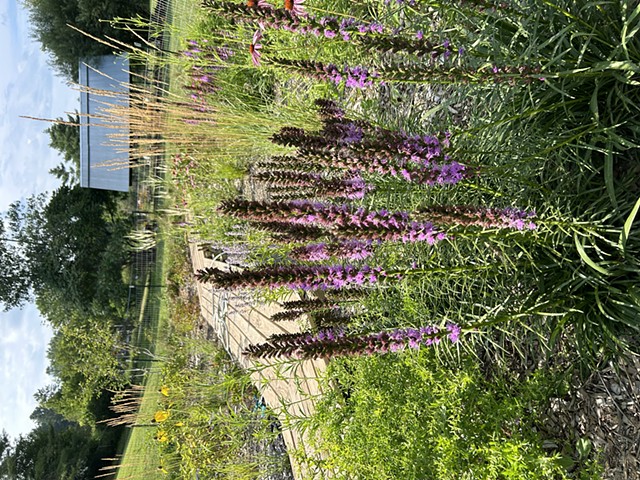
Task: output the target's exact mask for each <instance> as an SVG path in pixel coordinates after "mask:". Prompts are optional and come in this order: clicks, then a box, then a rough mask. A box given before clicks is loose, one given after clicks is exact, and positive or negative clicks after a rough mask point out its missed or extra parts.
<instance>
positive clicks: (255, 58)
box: [249, 30, 262, 67]
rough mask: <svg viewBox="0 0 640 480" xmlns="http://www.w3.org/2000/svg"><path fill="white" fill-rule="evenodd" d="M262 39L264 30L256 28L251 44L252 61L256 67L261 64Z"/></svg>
mask: <svg viewBox="0 0 640 480" xmlns="http://www.w3.org/2000/svg"><path fill="white" fill-rule="evenodd" d="M260 40H262V32H261V31H260V30H256V33H254V34H253V39H252V40H251V45H249V53H251V61H252V62H253V64H254V65H255V66H256V67H259V66H260V49H261V48H262V45H261V44H260V43H259V42H260Z"/></svg>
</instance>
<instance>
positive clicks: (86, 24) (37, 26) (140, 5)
mask: <svg viewBox="0 0 640 480" xmlns="http://www.w3.org/2000/svg"><path fill="white" fill-rule="evenodd" d="M24 3H25V5H26V7H27V8H28V10H29V19H30V21H31V26H32V28H33V36H34V38H35V39H36V40H38V41H39V42H40V43H41V44H42V49H43V50H44V51H45V52H47V53H49V54H50V56H51V62H52V64H53V66H54V67H55V68H56V69H57V70H58V72H59V73H60V74H62V75H63V76H64V77H66V78H67V79H68V80H72V81H77V80H78V62H79V60H80V59H81V58H89V57H95V56H99V55H108V54H110V53H112V50H113V49H112V48H111V47H109V46H107V45H104V44H101V43H99V42H97V41H95V40H92V39H91V38H89V37H88V36H86V35H84V34H82V33H80V32H78V31H76V30H73V29H71V28H69V26H68V25H72V26H74V27H76V28H78V29H80V30H82V31H84V32H86V33H88V34H90V35H92V36H94V37H97V38H100V39H104V38H105V37H107V36H108V37H112V38H117V39H118V40H120V41H122V42H125V43H128V44H132V43H133V42H134V41H135V36H133V35H132V34H131V33H130V32H127V31H126V30H116V29H114V28H112V26H111V25H110V23H109V20H112V19H114V18H116V17H121V18H129V17H134V16H136V15H138V14H140V15H143V16H146V15H148V2H147V1H144V0H109V1H104V0H25V1H24Z"/></svg>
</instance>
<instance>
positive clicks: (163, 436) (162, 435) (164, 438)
mask: <svg viewBox="0 0 640 480" xmlns="http://www.w3.org/2000/svg"><path fill="white" fill-rule="evenodd" d="M156 440H157V441H159V442H160V443H165V442H168V441H169V434H168V433H167V432H165V431H164V430H158V433H156Z"/></svg>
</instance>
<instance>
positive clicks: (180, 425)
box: [176, 422, 184, 427]
mask: <svg viewBox="0 0 640 480" xmlns="http://www.w3.org/2000/svg"><path fill="white" fill-rule="evenodd" d="M176 427H184V422H177V423H176Z"/></svg>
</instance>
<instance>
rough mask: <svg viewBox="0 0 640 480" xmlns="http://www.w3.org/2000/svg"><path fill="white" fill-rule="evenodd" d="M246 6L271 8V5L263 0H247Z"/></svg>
mask: <svg viewBox="0 0 640 480" xmlns="http://www.w3.org/2000/svg"><path fill="white" fill-rule="evenodd" d="M247 7H251V8H255V7H260V8H271V5H269V4H268V3H267V2H265V1H264V0H247Z"/></svg>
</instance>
